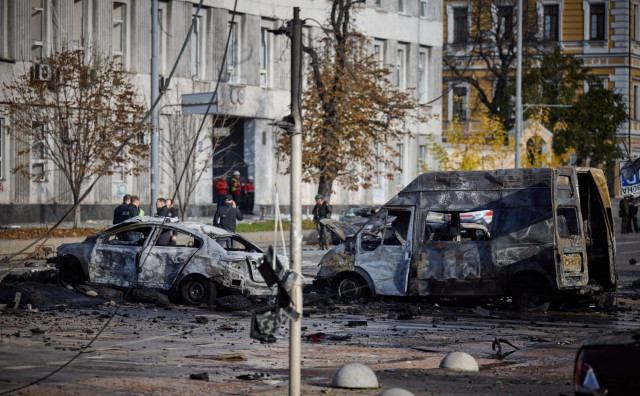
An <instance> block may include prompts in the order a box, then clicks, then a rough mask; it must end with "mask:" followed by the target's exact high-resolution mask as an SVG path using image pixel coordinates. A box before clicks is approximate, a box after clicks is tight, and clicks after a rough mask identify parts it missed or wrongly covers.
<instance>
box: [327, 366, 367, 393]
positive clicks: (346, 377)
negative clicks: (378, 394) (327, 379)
mask: <svg viewBox="0 0 640 396" xmlns="http://www.w3.org/2000/svg"><path fill="white" fill-rule="evenodd" d="M331 386H333V387H334V388H348V389H370V388H377V387H378V378H377V377H376V375H375V373H374V372H373V370H371V369H370V368H369V367H367V366H365V365H364V364H360V363H349V364H345V365H344V366H342V367H340V369H339V370H338V371H337V372H336V373H335V374H334V375H333V380H332V381H331Z"/></svg>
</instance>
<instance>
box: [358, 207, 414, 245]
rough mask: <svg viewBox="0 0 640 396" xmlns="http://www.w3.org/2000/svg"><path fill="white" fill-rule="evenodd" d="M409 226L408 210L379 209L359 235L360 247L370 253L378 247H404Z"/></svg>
mask: <svg viewBox="0 0 640 396" xmlns="http://www.w3.org/2000/svg"><path fill="white" fill-rule="evenodd" d="M410 225H411V212H410V211H409V210H390V209H381V210H379V211H378V212H377V213H375V214H374V215H373V216H371V220H369V221H368V222H367V224H366V225H365V226H364V228H363V230H362V231H363V232H361V233H360V235H361V237H360V246H361V247H362V249H363V250H365V251H369V252H372V251H374V250H376V249H377V248H378V247H379V246H381V245H383V246H406V245H407V239H408V238H409V236H410V235H409V231H410Z"/></svg>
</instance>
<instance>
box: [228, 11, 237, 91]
mask: <svg viewBox="0 0 640 396" xmlns="http://www.w3.org/2000/svg"><path fill="white" fill-rule="evenodd" d="M236 17H238V15H236ZM229 30H231V37H230V38H229V46H228V49H227V73H228V75H229V81H228V82H229V83H237V82H238V80H239V73H240V68H239V67H238V52H240V37H239V31H240V28H239V23H238V21H237V20H234V21H233V22H231V19H229V22H228V23H227V34H228V33H229Z"/></svg>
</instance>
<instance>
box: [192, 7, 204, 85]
mask: <svg viewBox="0 0 640 396" xmlns="http://www.w3.org/2000/svg"><path fill="white" fill-rule="evenodd" d="M192 18H195V21H194V24H193V32H192V33H191V77H192V78H196V79H197V78H199V77H200V74H201V69H202V66H201V62H202V55H201V53H200V49H201V48H202V42H201V41H202V36H201V33H200V30H201V29H202V17H201V16H200V15H198V17H197V18H196V16H195V14H193V16H192Z"/></svg>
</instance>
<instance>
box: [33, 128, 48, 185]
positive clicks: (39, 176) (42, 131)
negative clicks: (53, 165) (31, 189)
mask: <svg viewBox="0 0 640 396" xmlns="http://www.w3.org/2000/svg"><path fill="white" fill-rule="evenodd" d="M31 125H32V128H33V129H39V131H37V132H34V136H35V135H36V134H37V135H39V140H36V141H34V142H32V144H31V179H32V180H33V181H35V182H46V181H47V160H46V153H45V151H46V147H45V145H46V139H47V131H46V128H45V124H44V122H40V121H33V122H32V123H31ZM36 154H39V155H38V156H36ZM36 169H40V171H39V172H36V171H35V170H36Z"/></svg>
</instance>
